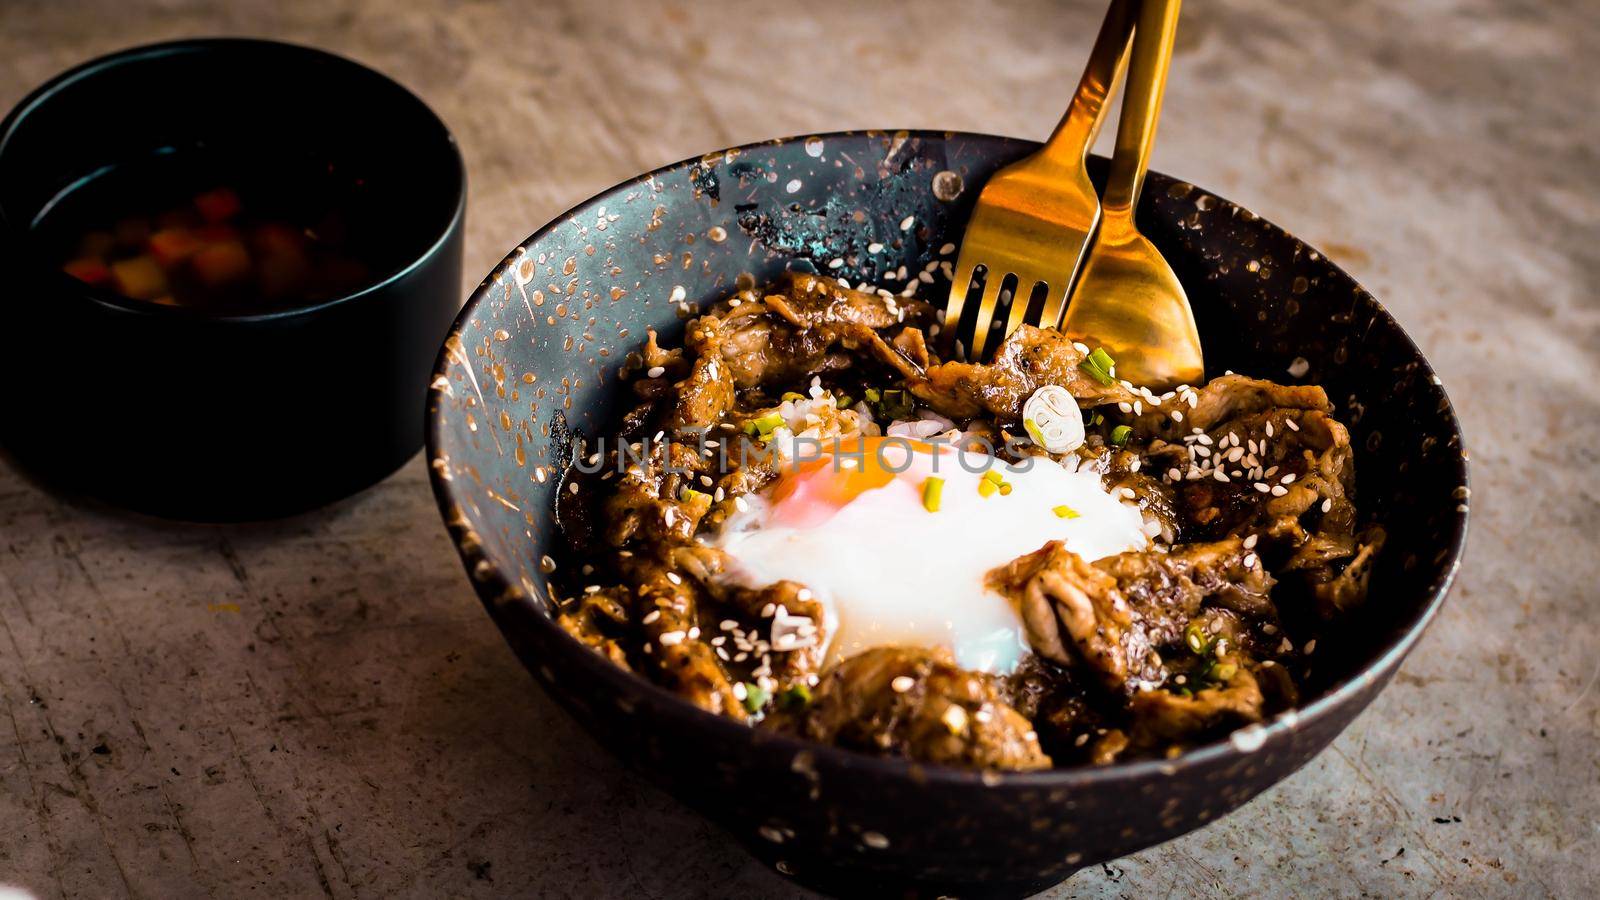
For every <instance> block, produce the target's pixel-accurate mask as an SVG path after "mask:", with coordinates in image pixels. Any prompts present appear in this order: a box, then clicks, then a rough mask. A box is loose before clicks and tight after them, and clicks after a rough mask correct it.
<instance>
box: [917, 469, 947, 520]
mask: <svg viewBox="0 0 1600 900" xmlns="http://www.w3.org/2000/svg"><path fill="white" fill-rule="evenodd" d="M943 495H944V479H943V478H940V477H939V476H937V475H929V476H928V478H927V480H925V481H923V482H922V508H923V509H926V510H927V511H928V512H938V511H939V499H940V497H942V496H943Z"/></svg>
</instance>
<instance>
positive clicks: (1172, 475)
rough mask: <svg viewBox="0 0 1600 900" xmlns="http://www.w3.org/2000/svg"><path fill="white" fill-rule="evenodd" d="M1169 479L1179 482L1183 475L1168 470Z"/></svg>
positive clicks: (1175, 470) (1174, 470)
mask: <svg viewBox="0 0 1600 900" xmlns="http://www.w3.org/2000/svg"><path fill="white" fill-rule="evenodd" d="M1167 477H1168V478H1170V479H1171V480H1173V481H1177V480H1178V479H1180V478H1182V477H1183V473H1182V472H1180V471H1178V470H1177V469H1168V470H1167Z"/></svg>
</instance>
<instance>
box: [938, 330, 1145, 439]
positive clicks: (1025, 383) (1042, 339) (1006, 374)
mask: <svg viewBox="0 0 1600 900" xmlns="http://www.w3.org/2000/svg"><path fill="white" fill-rule="evenodd" d="M1083 359H1084V354H1083V352H1082V351H1081V350H1079V349H1078V348H1076V347H1074V346H1073V345H1072V340H1071V339H1070V338H1068V337H1067V336H1066V335H1064V334H1062V333H1061V332H1059V331H1056V330H1055V329H1041V328H1035V327H1033V326H1032V325H1024V326H1022V327H1021V328H1018V329H1017V330H1016V331H1014V332H1012V334H1011V336H1010V337H1008V338H1006V339H1005V342H1004V343H1002V344H1001V345H1000V349H999V350H998V351H997V352H996V353H995V358H994V362H992V363H989V364H987V365H984V364H981V363H966V362H946V363H940V364H939V365H936V366H933V367H932V368H930V369H928V374H927V378H926V380H923V381H908V382H907V383H906V386H907V387H908V388H910V390H911V392H912V393H913V394H915V395H917V397H918V398H919V399H921V400H923V401H924V402H926V403H927V404H928V405H929V406H931V407H933V408H934V410H935V411H937V412H939V413H941V414H942V415H945V416H948V417H950V418H952V419H970V418H972V417H973V416H977V415H980V414H983V413H987V414H989V415H992V416H994V417H995V418H996V419H998V420H999V421H1000V422H1001V423H1003V424H1008V425H1009V424H1016V423H1018V422H1020V421H1021V420H1022V404H1023V403H1025V402H1027V399H1028V398H1029V397H1031V396H1032V395H1033V392H1034V391H1036V390H1038V389H1039V388H1041V387H1043V386H1045V385H1047V384H1057V385H1060V386H1062V387H1064V388H1066V389H1067V391H1068V392H1069V393H1071V394H1072V396H1074V397H1076V398H1077V399H1078V403H1079V405H1080V406H1098V405H1099V404H1102V403H1115V402H1117V401H1119V400H1128V399H1132V397H1133V395H1132V394H1131V393H1129V392H1128V390H1127V389H1126V388H1124V387H1122V385H1120V384H1117V383H1115V382H1113V383H1112V384H1109V385H1106V384H1101V383H1100V382H1099V381H1097V380H1095V379H1094V378H1093V377H1092V376H1090V375H1089V373H1087V372H1085V371H1084V370H1083V369H1082V368H1081V367H1080V366H1079V363H1081V362H1083Z"/></svg>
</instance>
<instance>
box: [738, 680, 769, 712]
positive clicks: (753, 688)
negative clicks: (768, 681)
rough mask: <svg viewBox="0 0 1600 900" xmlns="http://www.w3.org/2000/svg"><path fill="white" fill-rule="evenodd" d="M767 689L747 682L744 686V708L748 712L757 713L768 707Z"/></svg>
mask: <svg viewBox="0 0 1600 900" xmlns="http://www.w3.org/2000/svg"><path fill="white" fill-rule="evenodd" d="M768 696H769V695H768V694H767V689H766V688H764V687H762V686H761V685H759V684H756V683H754V682H750V681H747V682H745V685H744V708H745V711H746V712H756V711H758V710H760V709H761V707H763V706H766V705H767V697H768Z"/></svg>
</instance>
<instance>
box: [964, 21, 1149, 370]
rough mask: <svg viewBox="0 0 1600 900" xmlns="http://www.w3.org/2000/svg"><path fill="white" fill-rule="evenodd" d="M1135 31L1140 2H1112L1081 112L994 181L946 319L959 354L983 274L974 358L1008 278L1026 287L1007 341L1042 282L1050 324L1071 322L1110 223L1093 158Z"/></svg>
mask: <svg viewBox="0 0 1600 900" xmlns="http://www.w3.org/2000/svg"><path fill="white" fill-rule="evenodd" d="M1133 23H1134V6H1133V0H1112V3H1111V8H1110V9H1108V10H1107V11H1106V17H1105V21H1104V22H1102V23H1101V24H1100V33H1099V35H1098V36H1097V37H1096V38H1095V41H1094V49H1092V50H1091V51H1090V52H1089V63H1088V66H1087V67H1085V68H1084V71H1083V77H1082V78H1081V79H1079V81H1078V91H1077V93H1076V94H1075V95H1074V96H1073V98H1072V105H1071V106H1069V107H1068V108H1067V114H1066V115H1065V116H1063V117H1062V119H1061V122H1060V123H1059V124H1058V125H1056V130H1055V132H1054V133H1053V134H1051V135H1050V139H1049V140H1048V141H1046V142H1045V145H1044V146H1043V147H1041V148H1039V150H1037V151H1036V152H1034V153H1032V154H1030V155H1028V156H1026V157H1024V158H1022V159H1020V160H1018V161H1016V162H1014V163H1012V164H1011V165H1009V166H1006V167H1005V168H1003V169H1001V170H1000V171H998V172H996V173H994V174H993V175H991V176H990V177H989V181H988V183H987V184H985V185H984V186H983V192H982V193H980V194H979V195H978V203H977V205H976V206H975V207H973V210H972V218H971V219H970V220H969V221H968V222H967V230H966V234H965V235H964V236H963V237H962V239H961V255H960V256H959V257H958V258H957V260H956V268H955V272H954V277H953V279H952V282H951V285H950V299H949V300H948V301H947V303H946V304H945V317H944V331H945V333H946V335H947V336H948V338H947V339H948V340H952V341H954V342H955V344H956V346H957V347H958V348H959V347H960V346H961V344H962V338H963V332H962V331H961V330H960V325H961V313H962V311H963V310H964V309H965V308H966V304H967V289H968V287H969V286H970V285H971V283H972V278H973V275H974V273H975V272H976V271H977V268H978V267H979V266H983V267H984V268H985V269H986V270H987V271H988V274H987V276H986V277H985V279H984V285H983V297H982V298H981V299H980V300H979V302H978V307H977V310H976V313H977V314H976V316H975V320H974V325H973V330H972V331H971V332H970V333H967V334H966V335H965V338H966V339H965V345H966V347H967V356H968V358H970V359H974V360H979V359H982V358H983V351H984V349H985V344H986V343H987V342H988V339H989V329H990V325H991V323H992V322H993V321H994V314H995V307H996V305H997V304H998V303H999V299H1000V289H1001V286H1002V283H1003V282H1005V281H1006V280H1007V279H1006V276H1007V275H1008V274H1009V275H1015V276H1016V278H1017V286H1016V289H1015V290H1014V291H1013V300H1012V303H1011V312H1010V316H1009V318H1008V320H1007V322H1006V328H1005V333H1006V334H1010V333H1011V332H1012V331H1014V330H1016V328H1017V326H1019V325H1021V324H1022V321H1023V318H1024V316H1025V315H1026V314H1027V312H1028V301H1029V298H1030V297H1031V296H1032V295H1033V293H1034V289H1035V285H1037V284H1039V283H1041V282H1042V283H1044V284H1045V285H1046V290H1047V294H1046V298H1045V303H1044V309H1043V314H1042V316H1041V319H1040V321H1042V322H1047V323H1049V324H1052V325H1053V324H1055V323H1056V322H1059V321H1060V320H1061V312H1062V310H1063V309H1064V308H1065V307H1066V304H1067V298H1068V297H1069V296H1070V292H1071V290H1072V278H1073V274H1074V273H1075V272H1077V270H1078V265H1079V263H1080V262H1082V259H1083V254H1084V248H1086V247H1087V246H1089V242H1090V239H1091V238H1092V237H1093V235H1094V231H1095V226H1096V225H1097V224H1098V223H1099V221H1100V198H1099V196H1098V195H1096V194H1095V190H1094V185H1093V184H1091V183H1090V181H1089V173H1088V170H1086V169H1085V168H1084V159H1085V157H1087V156H1088V153H1089V148H1090V147H1091V146H1092V145H1093V144H1094V139H1095V135H1096V134H1098V133H1099V131H1100V123H1101V121H1102V114H1103V113H1104V111H1105V103H1106V96H1107V94H1108V93H1109V92H1110V90H1111V86H1112V84H1113V83H1115V81H1116V79H1117V75H1118V74H1119V73H1120V71H1121V70H1122V67H1123V65H1124V64H1125V62H1126V60H1127V55H1128V43H1129V40H1128V39H1129V36H1130V35H1131V34H1132V32H1133V27H1134V24H1133ZM958 352H959V350H958Z"/></svg>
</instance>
